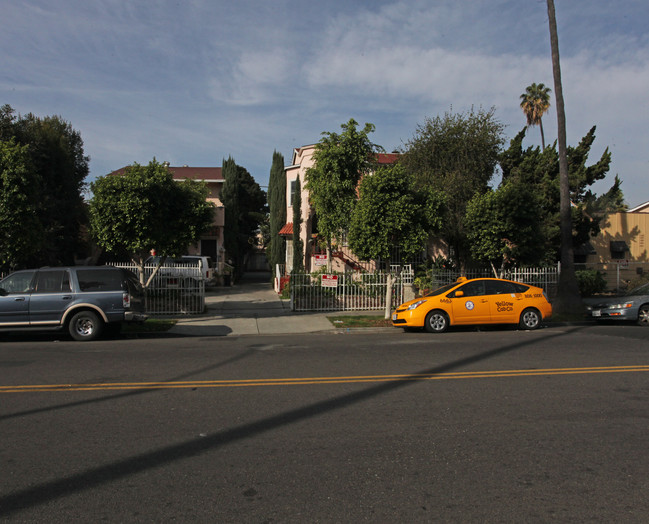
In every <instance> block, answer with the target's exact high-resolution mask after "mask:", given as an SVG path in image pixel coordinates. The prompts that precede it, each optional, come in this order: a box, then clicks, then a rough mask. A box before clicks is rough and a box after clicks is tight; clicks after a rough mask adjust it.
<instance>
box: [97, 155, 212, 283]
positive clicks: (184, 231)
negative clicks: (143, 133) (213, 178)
mask: <svg viewBox="0 0 649 524" xmlns="http://www.w3.org/2000/svg"><path fill="white" fill-rule="evenodd" d="M91 188H92V191H93V197H92V200H91V201H90V204H89V214H90V226H91V231H92V234H93V237H94V238H95V240H96V242H97V244H98V245H99V246H101V247H103V248H104V249H106V250H107V251H108V252H109V253H120V252H126V253H128V254H129V256H130V257H131V258H132V260H133V262H134V263H135V264H137V265H138V267H139V268H140V279H141V281H142V283H143V284H145V282H144V270H143V265H144V261H145V260H146V259H147V258H148V256H149V255H150V253H151V250H155V251H156V253H157V254H158V255H159V256H161V257H166V256H177V255H181V254H183V253H185V251H186V249H187V246H189V245H190V244H193V243H194V242H196V241H197V240H198V239H199V238H200V235H201V234H202V233H203V232H204V231H206V230H207V229H208V228H209V227H210V225H211V224H212V220H213V216H214V205H213V204H212V203H210V202H207V201H206V198H207V187H206V186H205V184H203V183H199V182H195V181H192V180H186V181H183V182H182V183H179V182H176V181H174V179H173V175H172V174H171V172H170V171H169V170H168V169H167V167H166V166H164V165H163V164H161V163H159V162H157V161H156V160H155V159H153V160H152V161H151V162H149V164H148V165H146V166H142V165H140V164H137V163H136V164H133V165H132V166H129V167H128V168H127V169H126V172H125V173H124V174H123V175H112V176H105V177H101V178H98V179H97V180H95V181H94V182H93V183H92V184H91Z"/></svg>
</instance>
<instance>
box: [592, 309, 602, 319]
mask: <svg viewBox="0 0 649 524" xmlns="http://www.w3.org/2000/svg"><path fill="white" fill-rule="evenodd" d="M593 316H594V317H601V316H602V312H601V311H600V310H599V309H596V310H594V311H593Z"/></svg>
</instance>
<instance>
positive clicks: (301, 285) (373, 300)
mask: <svg viewBox="0 0 649 524" xmlns="http://www.w3.org/2000/svg"><path fill="white" fill-rule="evenodd" d="M389 275H390V274H389V273H343V274H331V275H322V274H316V275H310V274H292V275H291V277H290V289H291V309H292V310H293V311H363V310H384V309H385V306H386V303H385V301H386V293H387V283H388V276H389ZM408 280H410V282H412V279H411V278H410V279H409V278H408V277H407V276H405V278H404V275H402V274H400V275H397V276H395V275H392V281H393V285H392V293H391V299H392V307H393V308H394V307H395V306H397V305H398V304H401V303H402V302H404V284H406V285H407V281H408Z"/></svg>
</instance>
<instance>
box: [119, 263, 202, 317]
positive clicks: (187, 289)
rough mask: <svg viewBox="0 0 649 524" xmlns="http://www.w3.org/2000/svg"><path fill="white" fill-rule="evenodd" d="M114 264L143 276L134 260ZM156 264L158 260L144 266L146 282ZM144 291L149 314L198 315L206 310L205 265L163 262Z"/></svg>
mask: <svg viewBox="0 0 649 524" xmlns="http://www.w3.org/2000/svg"><path fill="white" fill-rule="evenodd" d="M111 265H113V266H115V267H122V268H126V269H130V270H131V271H132V272H133V273H135V274H136V275H137V276H138V278H139V273H140V272H139V269H138V268H137V266H136V265H135V264H133V263H128V262H127V263H121V262H118V263H112V264H111ZM155 268H156V265H155V264H152V265H145V266H144V281H145V282H147V281H148V279H149V277H150V276H151V274H152V273H153V271H154V269H155ZM144 292H145V295H146V302H145V303H146V312H147V313H148V314H149V315H195V314H199V313H203V311H204V310H205V279H204V277H203V273H202V270H201V268H200V267H199V266H198V265H195V264H179V263H173V264H169V265H164V266H162V267H161V268H160V269H159V270H158V273H157V274H156V275H155V276H154V277H153V280H152V281H151V282H150V283H149V285H148V286H147V287H146V289H145V290H144Z"/></svg>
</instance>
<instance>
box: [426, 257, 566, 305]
mask: <svg viewBox="0 0 649 524" xmlns="http://www.w3.org/2000/svg"><path fill="white" fill-rule="evenodd" d="M560 273H561V268H560V266H559V265H558V264H557V265H556V266H549V267H536V268H513V269H508V270H506V271H504V272H503V273H502V274H499V275H498V278H505V279H507V280H515V281H516V282H523V283H524V284H530V285H531V286H536V287H540V288H543V290H544V291H545V292H546V294H547V295H548V296H549V297H554V296H556V292H557V286H558V285H559V274H560ZM460 276H465V277H467V278H493V277H494V276H495V275H494V272H493V270H492V269H485V268H483V269H467V270H466V271H465V272H464V274H463V275H461V274H460V272H459V271H456V270H449V269H443V270H439V269H433V270H431V271H430V281H431V289H436V288H438V287H441V286H444V285H446V284H450V283H452V282H455V281H456V280H457V279H458V277H460Z"/></svg>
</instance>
